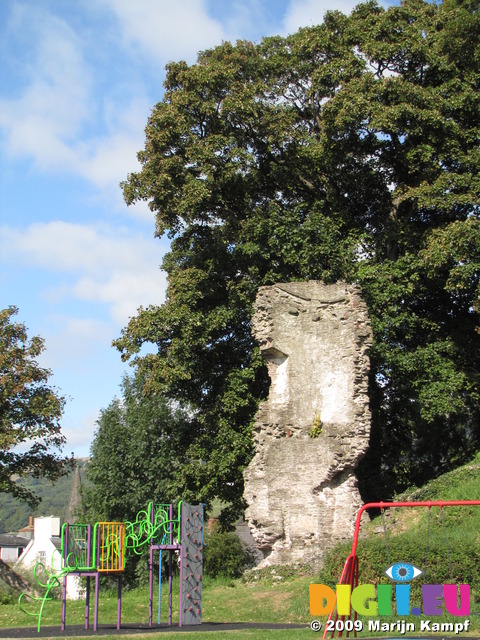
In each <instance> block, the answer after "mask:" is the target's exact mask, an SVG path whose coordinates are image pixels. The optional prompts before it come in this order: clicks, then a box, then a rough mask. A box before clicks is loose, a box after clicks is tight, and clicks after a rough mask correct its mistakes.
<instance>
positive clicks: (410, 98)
mask: <svg viewBox="0 0 480 640" xmlns="http://www.w3.org/2000/svg"><path fill="white" fill-rule="evenodd" d="M479 62H480V13H479V12H478V3H476V2H466V1H459V0H458V1H457V0H445V1H444V2H443V3H438V4H433V3H429V2H425V1H423V0H405V1H404V2H403V3H402V4H401V6H395V7H391V8H389V9H388V10H385V9H383V8H381V7H380V6H378V5H377V4H376V3H375V2H366V3H364V4H360V5H358V6H357V7H356V9H355V10H354V11H353V12H352V14H351V15H350V16H345V15H343V14H342V13H340V12H335V11H334V12H329V13H327V14H326V16H325V20H324V22H323V23H322V24H321V25H318V26H314V27H309V28H304V29H300V30H299V31H298V32H297V33H295V34H293V35H291V36H288V37H285V38H283V37H271V38H266V39H264V40H262V41H261V42H260V43H258V44H252V43H250V42H244V41H241V42H237V43H236V45H233V44H230V43H224V44H222V45H221V46H218V47H216V48H214V49H211V50H208V51H204V52H201V53H200V54H199V56H198V60H197V62H196V64H193V65H190V66H189V65H187V64H186V63H185V62H174V63H171V64H169V65H168V67H167V77H166V81H165V94H164V97H163V99H162V101H161V102H159V103H158V104H157V105H155V107H154V109H153V111H152V114H151V116H150V118H149V120H148V123H147V127H146V142H145V148H144V150H142V151H141V152H140V153H139V156H138V157H139V160H140V162H141V164H142V168H141V170H140V171H139V172H137V173H132V174H130V175H129V176H128V179H127V180H126V181H125V182H124V183H123V189H124V197H125V200H126V202H127V203H129V204H130V203H134V202H136V201H139V200H145V201H148V202H149V206H150V208H151V210H152V212H154V214H155V220H156V234H157V235H158V236H159V237H160V236H162V235H163V234H168V236H169V237H170V239H171V241H172V243H171V250H170V252H169V253H168V254H167V255H166V256H165V259H164V262H163V268H164V269H165V270H166V271H167V273H168V278H169V280H168V282H169V285H168V293H167V300H166V302H165V303H164V304H162V305H160V306H155V305H152V306H151V307H148V308H146V309H140V311H139V313H138V315H137V316H136V317H134V318H132V320H131V321H130V322H129V324H128V326H127V327H126V328H125V329H124V331H123V333H122V336H121V337H120V338H119V339H118V340H117V341H116V342H115V344H116V346H117V347H118V349H119V350H120V351H121V352H122V357H123V358H124V359H125V360H131V362H132V363H133V364H134V365H135V366H136V367H137V368H138V369H139V371H141V372H142V375H144V377H145V380H146V389H145V390H146V392H148V391H149V390H150V391H158V390H161V391H162V392H163V393H165V394H166V395H167V396H168V397H170V398H173V399H185V400H187V401H188V402H189V403H190V404H191V406H192V407H193V408H194V409H195V412H196V413H195V415H196V437H195V438H194V439H193V441H192V443H191V445H189V449H188V456H187V457H188V459H189V460H191V461H192V462H194V466H195V469H196V470H197V471H198V468H199V465H198V461H200V460H201V461H202V465H201V468H200V473H196V474H195V475H194V474H192V476H191V477H192V481H193V478H195V482H196V486H197V488H198V497H199V499H203V500H208V499H209V498H211V497H212V496H214V495H216V496H219V497H221V498H223V499H224V500H226V501H228V502H230V503H231V504H232V515H233V514H234V512H236V513H238V512H239V511H240V509H241V507H242V499H241V496H242V491H243V483H242V475H241V471H242V469H243V468H244V466H245V465H246V464H248V461H249V460H250V458H251V455H252V451H253V450H252V438H251V419H252V417H253V415H254V412H255V409H256V406H257V403H258V400H259V399H260V398H261V397H263V396H264V395H265V394H266V393H267V389H268V378H267V376H266V373H265V369H264V367H263V364H262V362H261V358H260V357H259V352H258V348H257V346H256V345H255V342H254V340H253V339H252V336H251V334H250V318H251V314H252V303H253V301H254V298H255V294H256V291H257V289H258V287H259V286H260V285H265V284H273V283H274V282H278V281H284V282H285V281H292V280H308V279H321V280H324V281H326V282H333V281H336V280H339V279H345V280H348V281H350V282H357V283H359V284H360V285H361V287H362V290H363V294H364V296H365V299H366V301H367V303H368V306H369V311H370V316H371V321H372V326H373V331H374V345H373V347H372V350H371V367H372V372H371V381H370V398H371V408H372V413H373V428H372V442H373V443H374V446H372V447H371V450H370V453H369V454H368V455H367V458H366V459H365V461H364V463H363V468H362V469H361V470H360V476H361V481H362V488H363V491H364V495H365V496H366V497H370V498H371V497H381V498H385V497H386V496H388V495H389V494H390V493H391V492H392V491H393V490H394V489H398V488H400V487H402V486H404V485H405V484H406V483H407V482H417V481H421V480H422V479H424V478H425V477H428V476H429V475H431V474H436V473H439V472H440V471H441V470H443V469H445V468H446V467H448V466H449V465H452V464H455V463H456V462H460V461H461V460H463V459H464V458H465V456H468V455H470V453H471V452H472V450H473V449H475V448H476V447H477V446H478V444H479V436H480V430H479V395H478V394H479V382H480V379H479V378H480V367H479V364H480V363H479V354H480V350H479V346H480V345H479V340H480V336H479V333H478V313H479V311H480V307H479V302H480V300H479V296H480V289H479V277H478V276H479V265H480V262H479V258H480V236H479V229H480V227H479V225H480V222H479V204H480V172H479V168H480V146H479V142H480V128H479V124H480V118H479V115H480V113H479V109H480V107H479V102H478V91H479V88H480V87H479V82H480V72H479V68H480V66H479ZM144 344H149V345H154V347H155V353H150V354H148V355H142V352H141V348H142V346H143V345H144ZM186 470H187V471H186V472H187V473H190V471H191V469H190V467H189V466H188V464H187V467H186Z"/></svg>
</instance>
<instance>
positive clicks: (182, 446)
mask: <svg viewBox="0 0 480 640" xmlns="http://www.w3.org/2000/svg"><path fill="white" fill-rule="evenodd" d="M143 387H144V381H143V380H142V379H141V377H140V376H133V377H131V378H130V377H127V376H126V377H125V378H124V380H123V383H122V397H121V399H119V398H116V399H114V400H113V401H112V402H111V403H110V404H109V406H108V407H107V408H106V409H103V410H102V412H101V414H100V418H99V420H98V422H97V430H96V432H95V436H94V439H93V442H92V445H91V449H90V460H89V463H88V465H87V468H86V481H85V483H84V485H83V487H82V494H83V496H82V510H83V512H84V515H85V517H86V518H87V520H88V521H90V522H96V521H99V520H129V521H133V520H135V517H136V514H137V513H138V512H139V511H140V510H143V509H146V508H147V506H148V503H149V502H150V501H155V502H161V503H169V502H176V501H178V500H180V499H182V498H185V499H188V498H189V497H190V495H188V493H187V488H186V487H185V484H184V480H183V475H182V467H183V465H184V464H185V451H186V450H187V448H188V444H189V442H190V434H191V433H194V429H193V431H192V429H191V423H192V421H194V416H192V415H191V413H189V412H187V411H186V409H184V408H180V407H179V406H174V405H172V403H169V402H167V401H166V400H165V399H164V398H163V397H162V396H161V395H160V394H155V393H151V394H150V395H148V396H145V395H144V394H143Z"/></svg>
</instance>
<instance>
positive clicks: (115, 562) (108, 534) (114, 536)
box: [95, 522, 125, 573]
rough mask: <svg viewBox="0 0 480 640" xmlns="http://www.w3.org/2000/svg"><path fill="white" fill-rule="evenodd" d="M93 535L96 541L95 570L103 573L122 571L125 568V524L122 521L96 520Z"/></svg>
mask: <svg viewBox="0 0 480 640" xmlns="http://www.w3.org/2000/svg"><path fill="white" fill-rule="evenodd" d="M95 537H96V540H97V541H98V542H97V543H98V557H97V570H98V571H100V572H103V573H114V572H116V571H123V570H124V568H125V524H124V523H123V522H97V523H96V525H95Z"/></svg>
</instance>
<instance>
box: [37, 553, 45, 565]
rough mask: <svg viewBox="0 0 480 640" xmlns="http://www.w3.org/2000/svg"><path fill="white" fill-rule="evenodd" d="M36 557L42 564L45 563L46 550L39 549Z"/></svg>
mask: <svg viewBox="0 0 480 640" xmlns="http://www.w3.org/2000/svg"><path fill="white" fill-rule="evenodd" d="M37 558H38V561H39V562H41V563H42V564H45V562H46V560H47V552H46V551H39V552H38V554H37Z"/></svg>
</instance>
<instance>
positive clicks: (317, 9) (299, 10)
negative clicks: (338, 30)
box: [284, 0, 358, 33]
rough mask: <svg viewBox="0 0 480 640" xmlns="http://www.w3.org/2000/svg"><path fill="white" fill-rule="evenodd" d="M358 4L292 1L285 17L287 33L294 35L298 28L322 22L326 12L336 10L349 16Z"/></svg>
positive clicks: (353, 0)
mask: <svg viewBox="0 0 480 640" xmlns="http://www.w3.org/2000/svg"><path fill="white" fill-rule="evenodd" d="M357 4H358V1H357V0H337V2H335V3H333V2H332V1H331V0H292V2H291V3H290V6H289V7H288V10H287V12H286V15H285V19H284V24H285V30H286V32H287V33H294V32H295V31H297V30H298V29H299V28H300V27H311V26H314V25H317V24H321V23H322V22H323V18H324V15H325V13H326V12H327V11H331V10H336V11H341V12H342V13H346V14H349V13H350V12H351V10H352V9H353V8H354V7H355V6H356V5H357Z"/></svg>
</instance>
